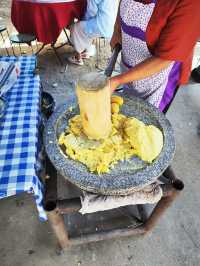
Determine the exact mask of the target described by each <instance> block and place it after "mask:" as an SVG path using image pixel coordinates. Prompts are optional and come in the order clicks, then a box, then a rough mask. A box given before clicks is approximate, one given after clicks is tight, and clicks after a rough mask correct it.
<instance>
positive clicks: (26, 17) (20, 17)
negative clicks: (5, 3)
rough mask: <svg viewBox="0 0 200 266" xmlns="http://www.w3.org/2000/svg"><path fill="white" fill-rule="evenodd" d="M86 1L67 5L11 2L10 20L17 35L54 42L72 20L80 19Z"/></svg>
mask: <svg viewBox="0 0 200 266" xmlns="http://www.w3.org/2000/svg"><path fill="white" fill-rule="evenodd" d="M85 8H86V0H76V1H73V2H67V3H35V2H34V1H32V2H26V1H18V0H13V1H12V9H11V19H12V23H13V24H14V26H15V27H16V29H17V31H18V32H19V33H27V34H34V35H35V36H36V37H37V40H38V41H39V42H42V43H44V44H49V43H53V42H56V40H57V38H58V36H59V35H60V33H61V31H62V29H63V28H64V27H68V26H69V25H70V23H71V22H72V20H73V19H74V18H77V19H80V18H81V17H82V16H83V14H84V12H85Z"/></svg>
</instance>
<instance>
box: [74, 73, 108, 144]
mask: <svg viewBox="0 0 200 266" xmlns="http://www.w3.org/2000/svg"><path fill="white" fill-rule="evenodd" d="M76 94H77V97H78V103H79V108H80V115H81V119H82V126H83V130H84V133H85V134H86V135H87V136H88V138H89V139H96V140H99V139H104V138H106V137H108V136H109V134H110V132H111V127H112V125H111V104H110V98H111V95H110V88H109V82H108V79H107V77H106V76H105V75H103V74H100V73H96V72H92V73H88V74H85V75H84V76H82V77H81V78H80V79H79V81H78V83H77V86H76Z"/></svg>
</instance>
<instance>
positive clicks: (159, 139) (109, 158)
mask: <svg viewBox="0 0 200 266" xmlns="http://www.w3.org/2000/svg"><path fill="white" fill-rule="evenodd" d="M59 145H61V146H62V147H64V149H65V152H66V154H67V155H68V156H69V157H70V158H72V159H73V160H77V161H79V162H81V163H83V164H85V165H86V166H87V167H88V169H89V170H90V171H91V172H95V173H98V174H102V173H108V172H109V171H110V169H112V168H114V166H115V164H117V162H118V161H120V160H121V161H123V160H128V159H130V158H131V157H132V156H134V155H136V156H138V157H139V158H141V159H142V160H143V161H146V162H148V163H151V162H152V161H153V160H154V159H155V158H156V157H157V156H158V155H159V154H160V152H161V150H162V147H163V135H162V132H161V131H160V130H159V129H158V128H156V127H155V126H153V125H145V124H144V123H143V122H142V121H139V120H138V119H136V118H133V117H132V118H131V117H126V116H125V115H122V114H119V113H114V114H113V115H112V132H111V134H110V136H109V137H108V138H107V139H104V140H99V141H95V140H89V139H88V138H87V137H86V135H84V133H83V129H82V124H81V117H80V115H76V116H74V117H73V118H71V119H70V121H69V126H68V128H67V129H66V130H65V132H63V133H62V134H61V136H60V138H59Z"/></svg>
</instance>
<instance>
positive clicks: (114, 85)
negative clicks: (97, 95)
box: [109, 76, 121, 94]
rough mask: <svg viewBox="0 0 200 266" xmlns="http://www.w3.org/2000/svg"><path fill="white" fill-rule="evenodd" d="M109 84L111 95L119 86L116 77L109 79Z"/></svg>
mask: <svg viewBox="0 0 200 266" xmlns="http://www.w3.org/2000/svg"><path fill="white" fill-rule="evenodd" d="M109 83H110V92H111V94H112V93H113V92H114V91H115V90H116V89H117V87H118V86H119V85H121V84H120V83H119V80H118V78H117V76H115V77H112V78H110V80H109Z"/></svg>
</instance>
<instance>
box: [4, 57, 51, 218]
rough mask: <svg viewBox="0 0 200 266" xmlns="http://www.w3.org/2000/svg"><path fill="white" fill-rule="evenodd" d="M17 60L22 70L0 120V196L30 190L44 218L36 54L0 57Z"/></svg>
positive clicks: (38, 79)
mask: <svg viewBox="0 0 200 266" xmlns="http://www.w3.org/2000/svg"><path fill="white" fill-rule="evenodd" d="M16 60H18V61H19V62H20V64H21V67H20V70H21V74H20V76H19V78H18V80H17V82H16V83H15V85H14V86H13V87H12V89H11V90H10V91H9V92H8V93H7V94H6V95H5V96H6V99H7V101H8V106H7V110H6V114H5V117H4V118H3V120H2V121H1V123H0V199H2V198H5V197H9V196H13V195H17V194H19V193H22V192H28V193H33V195H34V197H35V201H36V205H37V209H38V212H39V217H40V219H41V220H46V213H45V211H44V209H43V204H42V201H43V184H42V182H41V181H40V179H39V177H38V171H39V169H40V165H39V164H38V163H39V160H38V157H39V152H40V143H39V126H40V121H41V116H40V78H39V76H37V75H34V72H33V71H34V70H35V66H36V57H35V56H26V57H18V58H16V57H14V56H12V57H0V61H7V62H16Z"/></svg>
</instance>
